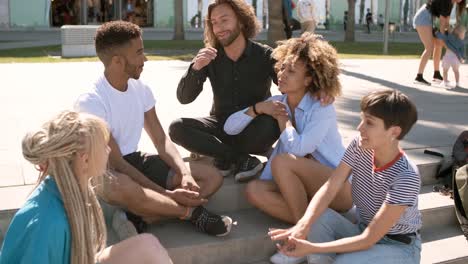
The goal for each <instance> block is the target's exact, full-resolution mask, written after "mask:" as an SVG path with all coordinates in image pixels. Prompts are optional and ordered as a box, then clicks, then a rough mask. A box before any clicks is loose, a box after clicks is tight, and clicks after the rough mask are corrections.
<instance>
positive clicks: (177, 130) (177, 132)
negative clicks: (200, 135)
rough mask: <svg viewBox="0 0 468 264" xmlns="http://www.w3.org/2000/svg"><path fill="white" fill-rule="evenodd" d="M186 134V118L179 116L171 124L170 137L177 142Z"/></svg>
mask: <svg viewBox="0 0 468 264" xmlns="http://www.w3.org/2000/svg"><path fill="white" fill-rule="evenodd" d="M183 134H184V120H183V119H182V118H178V119H176V120H174V121H172V123H171V124H170V125H169V137H170V138H171V140H172V141H173V142H175V143H177V144H179V142H180V141H181V140H182V138H183Z"/></svg>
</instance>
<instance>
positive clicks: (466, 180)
mask: <svg viewBox="0 0 468 264" xmlns="http://www.w3.org/2000/svg"><path fill="white" fill-rule="evenodd" d="M424 153H426V154H430V155H435V156H439V157H441V158H444V155H443V154H441V153H438V152H435V151H430V150H425V151H424ZM467 163H468V130H466V131H463V132H462V133H461V134H460V135H459V136H458V138H457V140H456V141H455V143H454V144H453V148H452V157H451V158H450V159H445V158H444V160H443V161H442V163H441V165H440V167H439V169H438V173H437V178H448V179H449V181H450V183H451V185H452V189H453V201H454V203H455V214H456V216H457V219H458V222H459V223H460V227H461V230H462V232H463V235H464V236H465V237H466V239H467V240H468V217H467V216H468V164H467Z"/></svg>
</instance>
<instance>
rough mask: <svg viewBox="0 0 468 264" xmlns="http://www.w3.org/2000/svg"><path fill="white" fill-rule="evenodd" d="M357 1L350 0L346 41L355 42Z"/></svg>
mask: <svg viewBox="0 0 468 264" xmlns="http://www.w3.org/2000/svg"><path fill="white" fill-rule="evenodd" d="M355 4H356V0H348V22H347V23H346V24H347V26H346V33H345V41H351V42H354V16H355V9H356V8H355V6H356V5H355Z"/></svg>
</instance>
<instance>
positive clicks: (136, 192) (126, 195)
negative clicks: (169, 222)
mask: <svg viewBox="0 0 468 264" xmlns="http://www.w3.org/2000/svg"><path fill="white" fill-rule="evenodd" d="M115 174H116V175H115V176H113V177H112V178H111V180H110V181H109V182H108V183H107V184H106V186H105V188H104V192H103V197H102V198H103V199H104V200H105V201H106V202H108V203H109V204H112V205H117V206H121V207H124V208H127V209H128V210H130V211H132V212H134V213H138V212H135V211H139V210H138V209H137V210H135V209H136V207H139V206H141V205H144V204H146V202H145V199H146V196H145V193H144V191H143V187H141V186H140V185H139V184H138V183H136V182H134V181H133V180H132V179H131V178H130V177H129V176H127V175H126V174H123V173H115Z"/></svg>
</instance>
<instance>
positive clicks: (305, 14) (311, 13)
mask: <svg viewBox="0 0 468 264" xmlns="http://www.w3.org/2000/svg"><path fill="white" fill-rule="evenodd" d="M315 16H316V14H315V4H314V2H313V0H299V2H297V17H298V18H299V20H300V21H301V23H304V22H307V21H311V20H314V21H317V18H316V17H315Z"/></svg>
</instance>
